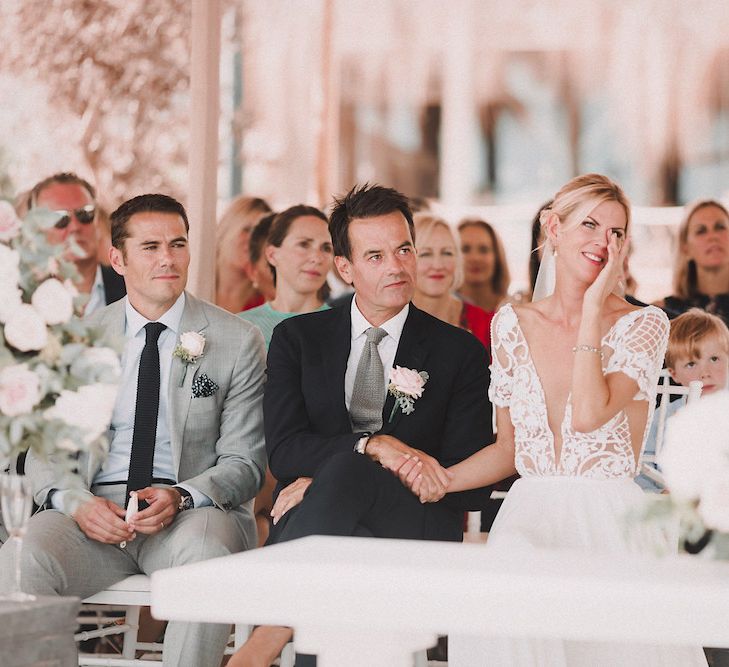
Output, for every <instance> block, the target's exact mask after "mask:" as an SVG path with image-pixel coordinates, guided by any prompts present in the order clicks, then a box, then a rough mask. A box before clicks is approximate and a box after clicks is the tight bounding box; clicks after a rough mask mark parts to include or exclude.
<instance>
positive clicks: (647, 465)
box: [640, 368, 702, 486]
mask: <svg viewBox="0 0 729 667" xmlns="http://www.w3.org/2000/svg"><path fill="white" fill-rule="evenodd" d="M701 387H702V384H701V382H699V381H698V380H694V381H693V382H691V383H690V384H689V386H688V387H683V386H681V385H672V384H671V376H670V374H669V373H668V370H667V369H665V368H664V369H663V370H662V371H661V374H660V376H659V378H658V392H657V396H658V405H657V407H656V411H655V414H654V415H653V420H654V422H655V423H656V424H657V426H656V442H655V445H656V448H655V451H654V452H648V453H644V454H643V456H642V457H641V466H640V471H641V473H642V474H643V475H645V476H646V477H648V478H649V479H651V480H653V481H654V482H656V483H657V484H659V485H660V486H665V482H664V480H663V475H662V474H661V473H660V471H659V470H657V469H656V467H655V463H656V461H657V460H658V455H659V454H660V452H661V448H662V447H663V437H664V434H665V430H666V415H667V414H668V406H669V404H670V403H671V398H673V397H676V396H679V397H682V396H686V402H687V403H689V404H690V403H693V402H694V401H696V400H698V399H699V398H701Z"/></svg>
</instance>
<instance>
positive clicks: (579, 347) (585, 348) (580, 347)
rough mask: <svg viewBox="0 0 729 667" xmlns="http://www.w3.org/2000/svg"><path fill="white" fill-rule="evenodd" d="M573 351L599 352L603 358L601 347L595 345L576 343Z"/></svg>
mask: <svg viewBox="0 0 729 667" xmlns="http://www.w3.org/2000/svg"><path fill="white" fill-rule="evenodd" d="M572 352H593V353H594V354H599V355H600V359H602V358H603V353H602V350H601V349H600V348H599V347H594V346H592V345H575V346H574V347H573V348H572Z"/></svg>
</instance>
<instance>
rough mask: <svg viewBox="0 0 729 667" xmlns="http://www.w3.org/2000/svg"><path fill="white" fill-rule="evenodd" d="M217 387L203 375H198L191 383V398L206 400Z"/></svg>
mask: <svg viewBox="0 0 729 667" xmlns="http://www.w3.org/2000/svg"><path fill="white" fill-rule="evenodd" d="M218 389H220V387H218V385H217V384H215V382H213V381H212V380H211V379H210V378H209V377H208V376H207V375H205V373H201V374H200V375H198V376H197V377H196V378H195V380H194V382H193V383H192V397H193V398H207V397H208V396H212V395H213V394H214V393H215V392H216V391H218Z"/></svg>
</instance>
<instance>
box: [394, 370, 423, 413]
mask: <svg viewBox="0 0 729 667" xmlns="http://www.w3.org/2000/svg"><path fill="white" fill-rule="evenodd" d="M428 377H429V376H428V374H427V373H426V372H425V371H416V370H412V369H410V368H403V367H402V366H395V367H394V368H393V369H392V370H391V371H390V384H389V385H387V392H388V393H389V394H392V395H393V396H394V397H395V405H393V406H392V412H391V413H390V419H389V421H392V418H393V417H394V416H395V410H397V408H398V406H399V407H400V409H401V410H402V411H403V414H406V415H409V414H411V413H413V412H415V401H416V399H418V398H420V397H421V396H422V395H423V389H424V387H425V383H426V382H427V381H428Z"/></svg>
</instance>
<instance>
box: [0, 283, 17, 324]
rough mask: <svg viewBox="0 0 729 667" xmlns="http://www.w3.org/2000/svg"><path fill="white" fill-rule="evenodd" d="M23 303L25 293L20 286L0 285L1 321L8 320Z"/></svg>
mask: <svg viewBox="0 0 729 667" xmlns="http://www.w3.org/2000/svg"><path fill="white" fill-rule="evenodd" d="M21 303H23V293H22V292H21V291H20V289H18V287H10V286H7V287H6V286H2V285H0V322H7V321H8V318H9V317H10V315H11V314H12V312H13V311H14V310H15V309H16V308H17V307H18V306H19V305H20V304H21Z"/></svg>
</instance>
